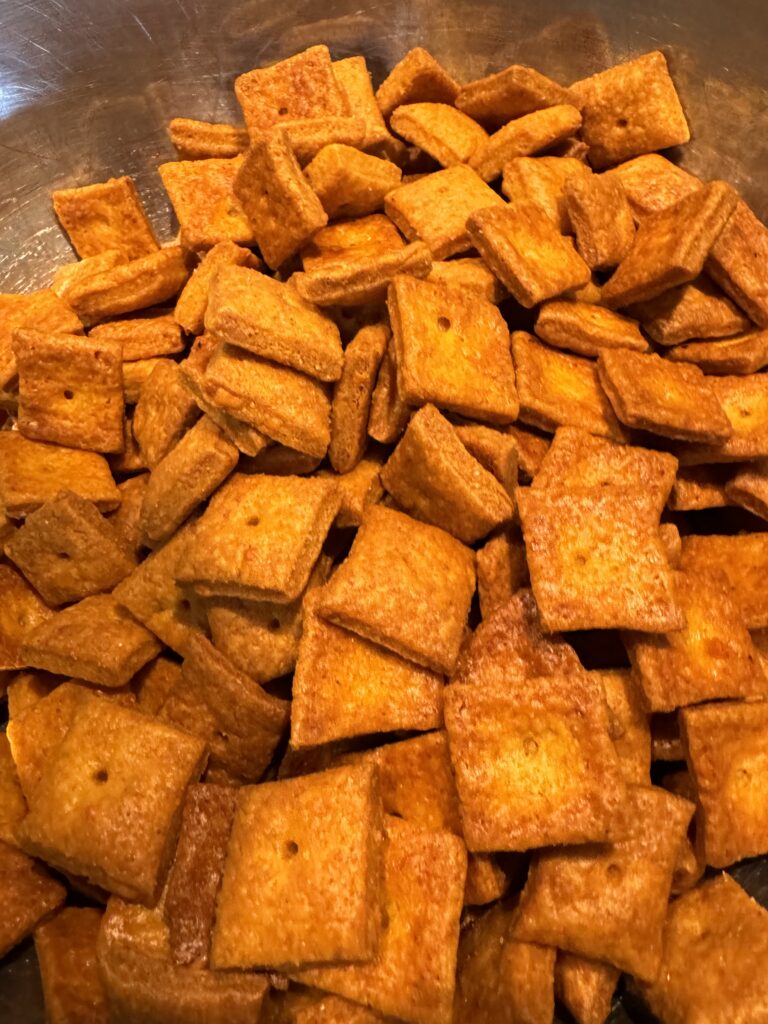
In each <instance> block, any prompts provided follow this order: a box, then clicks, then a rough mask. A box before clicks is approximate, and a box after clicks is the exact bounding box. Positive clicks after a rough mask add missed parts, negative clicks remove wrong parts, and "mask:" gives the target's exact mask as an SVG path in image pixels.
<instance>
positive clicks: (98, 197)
mask: <svg viewBox="0 0 768 1024" xmlns="http://www.w3.org/2000/svg"><path fill="white" fill-rule="evenodd" d="M52 199H53V208H54V210H55V211H56V216H57V217H58V218H59V222H60V223H61V226H62V227H63V228H64V230H65V231H66V233H67V235H68V236H69V240H70V242H71V243H72V247H73V248H74V250H75V252H76V253H77V255H78V256H80V257H81V258H84V257H86V256H96V255H98V254H99V253H102V252H104V251H105V250H107V249H118V250H119V251H120V252H121V253H122V254H123V255H124V256H125V258H126V259H128V260H135V259H138V258H139V257H140V256H148V255H150V254H151V253H153V252H155V251H156V250H157V248H158V244H157V239H156V238H155V234H154V232H153V231H152V227H151V225H150V223H149V220H148V219H147V215H146V213H145V212H144V207H143V206H142V203H141V200H140V199H139V195H138V192H137V191H136V186H135V185H134V183H133V179H132V178H128V177H123V178H110V179H109V180H108V181H104V182H100V183H99V184H97V185H83V186H81V187H80V188H64V189H59V190H58V191H57V192H54V193H53V195H52Z"/></svg>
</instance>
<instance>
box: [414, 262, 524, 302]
mask: <svg viewBox="0 0 768 1024" xmlns="http://www.w3.org/2000/svg"><path fill="white" fill-rule="evenodd" d="M427 280H428V281H432V282H433V283H434V284H444V285H446V286H447V287H448V288H466V290H467V291H472V292H474V293H476V294H477V295H479V296H480V298H482V299H485V301H486V302H492V303H493V304H494V305H495V306H496V305H498V304H499V303H500V302H501V301H502V299H504V298H505V297H506V295H507V290H506V288H505V287H504V285H503V284H502V283H501V281H499V279H498V278H497V277H494V275H493V274H492V273H491V271H490V270H489V269H488V268H487V267H486V265H485V263H483V261H482V260H481V259H478V258H477V257H476V256H475V257H473V256H468V257H464V258H463V259H454V260H437V261H436V262H434V263H433V264H432V269H431V270H430V272H429V274H428V275H427Z"/></svg>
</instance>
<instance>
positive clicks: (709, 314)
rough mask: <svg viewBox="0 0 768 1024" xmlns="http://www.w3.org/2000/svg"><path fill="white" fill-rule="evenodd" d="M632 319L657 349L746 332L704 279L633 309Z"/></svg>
mask: <svg viewBox="0 0 768 1024" xmlns="http://www.w3.org/2000/svg"><path fill="white" fill-rule="evenodd" d="M631 312H632V314H633V316H636V317H637V318H638V320H640V321H641V322H642V325H643V327H644V329H645V330H646V332H647V333H648V334H649V335H650V336H651V337H652V338H653V340H654V341H655V342H657V343H658V344H659V345H665V346H666V345H679V344H680V342H683V341H689V340H690V339H691V338H696V339H700V338H728V337H730V336H731V335H734V334H739V333H742V332H744V331H747V330H749V328H750V321H749V317H746V316H745V315H744V314H743V313H742V312H741V310H740V309H739V308H738V307H737V306H736V305H735V303H733V302H732V301H731V300H730V299H729V298H728V297H727V296H726V295H724V294H723V293H722V292H721V291H720V289H719V288H718V287H717V285H715V284H713V283H712V281H710V280H709V278H708V277H706V276H705V275H703V274H702V275H701V276H700V277H697V278H696V280H694V281H691V282H690V283H689V284H682V285H678V286H677V288H670V289H669V291H666V292H662V294H661V295H658V296H657V297H656V298H655V299H651V300H650V301H649V302H641V303H639V304H638V305H637V306H633V307H632V310H631Z"/></svg>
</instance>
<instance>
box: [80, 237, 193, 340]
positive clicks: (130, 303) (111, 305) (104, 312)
mask: <svg viewBox="0 0 768 1024" xmlns="http://www.w3.org/2000/svg"><path fill="white" fill-rule="evenodd" d="M188 277H189V271H188V270H187V266H186V263H185V262H184V255H183V253H182V250H181V247H180V246H178V245H169V246H166V248H164V249H158V251H157V252H153V253H150V254H149V256H141V257H139V258H138V259H135V260H131V261H130V262H129V263H120V264H118V266H116V267H113V268H112V269H111V270H104V271H102V273H100V274H93V275H92V276H91V277H87V278H86V279H85V280H84V281H82V282H80V283H79V284H77V285H76V286H75V287H74V288H72V290H71V291H70V293H69V296H68V299H67V301H68V302H69V304H70V305H71V306H72V309H74V311H75V313H77V315H78V317H79V318H80V319H81V320H82V322H83V323H84V324H85V325H86V327H88V326H91V325H93V324H97V323H99V321H101V320H107V319H108V318H110V317H116V316H122V314H123V313H134V312H135V311H136V310H138V309H147V307H149V306H159V305H161V304H162V303H163V302H166V301H167V300H168V299H172V298H174V297H175V296H176V295H178V293H179V292H180V291H181V289H182V288H183V287H184V285H185V284H186V281H187V278H188Z"/></svg>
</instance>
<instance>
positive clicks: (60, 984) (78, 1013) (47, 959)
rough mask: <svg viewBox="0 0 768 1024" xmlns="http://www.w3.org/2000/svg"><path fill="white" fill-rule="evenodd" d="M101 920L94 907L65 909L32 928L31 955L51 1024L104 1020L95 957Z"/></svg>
mask: <svg viewBox="0 0 768 1024" xmlns="http://www.w3.org/2000/svg"><path fill="white" fill-rule="evenodd" d="M101 918H102V911H101V910H97V909H96V908H95V907H65V908H64V910H62V911H61V913H59V914H57V915H56V916H55V917H54V918H53V919H52V920H50V921H45V922H44V923H43V924H41V925H38V927H37V928H36V929H35V953H36V954H37V961H38V964H39V965H40V980H41V983H42V987H43V999H44V1001H45V1012H46V1015H47V1018H48V1020H49V1021H51V1024H67V1022H69V1021H82V1024H101V1022H102V1021H106V1020H107V1019H108V1012H109V1011H108V1008H107V1000H106V994H105V992H104V988H103V986H102V984H101V978H100V977H99V971H98V964H97V958H96V940H97V938H98V934H99V926H100V924H101Z"/></svg>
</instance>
